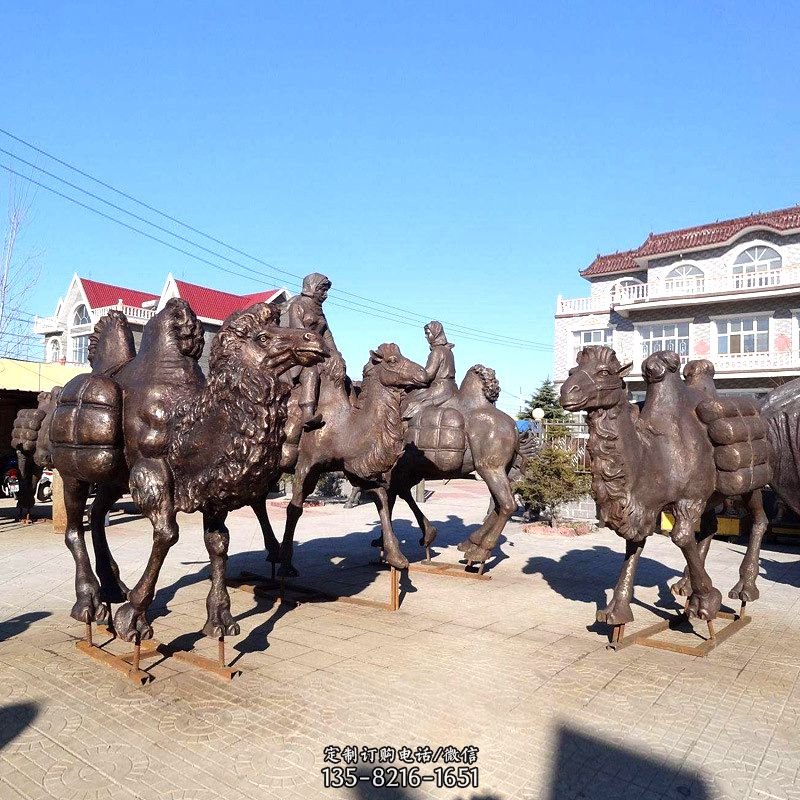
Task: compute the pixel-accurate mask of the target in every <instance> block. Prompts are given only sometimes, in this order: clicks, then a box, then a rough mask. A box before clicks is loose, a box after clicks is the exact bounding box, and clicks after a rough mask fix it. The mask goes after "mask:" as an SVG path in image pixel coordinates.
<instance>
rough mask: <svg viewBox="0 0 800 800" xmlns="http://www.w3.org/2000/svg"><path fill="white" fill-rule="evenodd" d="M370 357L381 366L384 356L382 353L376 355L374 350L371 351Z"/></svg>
mask: <svg viewBox="0 0 800 800" xmlns="http://www.w3.org/2000/svg"><path fill="white" fill-rule="evenodd" d="M369 357H370V358H371V359H372V360H373V361H374V362H375V363H376V364H380V362H381V361H383V356H382V355H381V354H380V353H376V352H375V351H374V350H370V351H369Z"/></svg>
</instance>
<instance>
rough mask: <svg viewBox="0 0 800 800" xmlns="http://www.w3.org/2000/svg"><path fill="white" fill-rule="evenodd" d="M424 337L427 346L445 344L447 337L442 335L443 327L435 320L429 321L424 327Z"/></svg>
mask: <svg viewBox="0 0 800 800" xmlns="http://www.w3.org/2000/svg"><path fill="white" fill-rule="evenodd" d="M425 337H426V338H427V340H428V342H429V344H432V345H433V344H447V336H445V333H444V326H443V325H442V323H441V322H438V321H437V320H435V319H434V320H431V321H430V322H429V323H428V324H427V325H426V326H425Z"/></svg>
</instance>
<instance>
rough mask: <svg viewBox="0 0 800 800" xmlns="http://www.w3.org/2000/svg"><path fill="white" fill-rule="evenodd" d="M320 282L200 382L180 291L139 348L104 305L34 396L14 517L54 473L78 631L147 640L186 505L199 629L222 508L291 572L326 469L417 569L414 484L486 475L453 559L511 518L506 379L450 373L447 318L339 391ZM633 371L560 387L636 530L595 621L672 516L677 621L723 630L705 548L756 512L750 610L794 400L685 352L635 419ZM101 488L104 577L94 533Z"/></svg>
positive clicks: (623, 610) (743, 579)
mask: <svg viewBox="0 0 800 800" xmlns="http://www.w3.org/2000/svg"><path fill="white" fill-rule="evenodd" d="M330 285H331V284H330V281H329V280H328V279H327V278H326V277H325V276H323V275H319V274H317V273H314V274H312V275H309V276H307V277H306V278H305V280H304V282H303V289H302V293H301V294H300V295H298V296H296V297H293V298H291V299H290V300H289V301H287V303H285V304H284V305H283V306H280V307H276V306H274V305H270V304H268V303H259V304H256V305H253V306H251V307H250V308H247V309H245V310H243V311H238V312H236V313H234V314H232V315H231V316H230V317H228V319H227V320H225V322H224V324H223V325H222V328H221V329H220V331H219V332H218V333H217V335H216V336H215V337H214V339H213V341H212V343H211V352H210V358H209V371H208V375H204V374H203V372H202V370H201V368H200V366H199V358H200V355H201V353H202V351H203V346H204V335H203V331H202V328H201V326H200V323H199V322H198V320H197V317H196V316H195V314H194V313H193V311H192V310H191V308H190V307H189V305H188V304H187V303H186V302H185V301H184V300H181V299H171V300H169V301H168V302H167V303H166V305H165V306H164V308H163V309H162V310H161V311H159V312H158V313H157V314H156V315H155V316H154V317H153V318H152V319H151V320H150V321H149V322H148V323H147V325H146V326H145V328H144V332H143V335H142V340H141V344H140V346H139V350H138V352H137V351H136V347H135V345H134V339H133V335H132V333H131V329H130V327H129V325H128V322H127V319H126V318H125V316H124V315H123V314H122V312H120V311H110V312H109V313H108V314H107V315H106V316H105V317H103V318H102V319H101V320H100V321H99V322H98V323H97V325H96V327H95V329H94V332H93V334H92V336H91V338H90V347H89V362H90V365H91V372H90V373H87V374H83V375H80V376H78V377H76V378H74V379H72V380H71V381H70V382H69V383H68V384H67V385H66V386H64V387H63V388H62V389H60V390H54V391H53V392H50V393H43V394H42V395H40V399H39V407H38V408H37V409H35V410H25V411H22V412H20V414H19V416H18V417H17V420H16V421H15V426H14V433H13V436H14V441H13V444H14V446H15V447H16V449H17V451H18V455H19V463H20V469H21V473H22V481H21V483H22V487H21V492H20V498H19V506H20V511H21V513H22V514H29V513H30V506H31V505H32V502H33V500H32V486H31V476H32V474H33V471H34V469H35V468H36V466H37V465H38V466H45V465H48V466H49V465H52V467H53V468H55V469H56V470H58V472H59V473H60V475H61V477H62V478H63V484H64V502H65V506H66V513H67V531H66V543H67V547H68V548H69V550H70V552H71V553H72V556H73V558H74V560H75V590H76V602H75V605H74V606H73V608H72V616H73V617H74V618H75V619H76V620H80V621H82V622H84V623H87V624H88V625H91V623H93V622H102V621H109V622H110V619H109V616H110V609H111V605H112V604H119V607H118V608H117V610H116V613H115V614H114V619H113V627H114V629H115V631H116V634H117V636H119V637H120V638H122V639H124V640H126V641H132V640H136V641H140V640H141V639H147V638H150V637H151V636H152V629H151V627H150V625H149V623H148V621H147V611H148V608H149V606H150V604H151V603H152V601H153V597H154V593H155V589H156V583H157V581H158V576H159V572H160V570H161V567H162V565H163V563H164V559H165V558H166V555H167V553H168V551H169V549H170V547H171V546H172V545H173V544H175V542H176V541H177V539H178V525H177V521H176V516H177V513H178V512H179V511H182V512H194V511H200V512H201V513H202V519H203V536H204V541H205V545H206V548H207V550H208V556H209V560H210V567H211V588H210V590H209V594H208V600H207V610H208V618H207V621H206V624H205V626H204V627H203V632H204V633H205V634H206V635H207V636H211V637H217V638H219V637H224V636H226V635H235V634H238V632H239V627H238V625H237V623H236V621H235V619H234V618H233V616H232V614H231V611H230V598H229V595H228V590H227V587H226V579H225V567H226V561H227V555H228V545H229V535H228V530H227V528H226V526H225V519H226V515H227V513H228V512H229V511H231V510H233V509H236V508H240V507H243V506H248V505H249V506H251V507H252V509H253V511H254V512H255V515H256V518H257V519H258V522H259V524H260V526H261V529H262V532H263V536H264V544H265V548H266V552H267V556H268V558H269V560H270V561H271V562H272V563H273V565H276V564H277V568H278V575H279V576H281V577H283V578H287V577H293V576H296V575H297V570H296V569H295V567H294V565H293V563H292V542H293V538H294V533H295V529H296V527H297V524H298V520H299V519H300V516H301V515H302V513H303V503H304V501H305V499H306V498H307V497H308V495H309V494H311V492H312V491H313V490H314V488H315V486H316V484H317V481H318V479H319V477H320V476H321V474H322V473H323V472H325V471H330V470H341V471H343V472H344V474H345V476H346V477H347V478H348V480H349V481H350V482H351V483H352V484H353V485H354V486H356V487H360V488H361V489H364V490H370V492H371V496H372V498H373V499H374V502H375V504H376V507H377V511H378V515H379V517H380V525H381V537H380V538H379V539H378V540H376V543H379V544H380V546H381V548H382V553H383V558H384V559H385V561H386V563H388V564H389V565H391V566H392V567H394V568H396V569H404V568H406V567H408V564H409V562H408V560H407V558H406V556H405V555H404V553H403V552H402V550H401V548H400V545H399V542H398V540H397V537H396V536H395V533H394V531H393V529H392V510H393V507H394V503H395V500H396V499H397V498H398V497H401V498H403V499H404V500H405V501H406V502H407V503H408V504H409V505H410V507H411V508H412V511H413V513H414V515H415V517H416V519H417V521H418V523H419V525H420V528H421V529H422V538H421V539H420V544H421V545H423V546H425V547H428V546H429V545H430V544H431V542H432V541H433V539H434V537H435V536H436V530H435V528H434V527H433V526H432V525H431V523H430V522H429V521H428V520H427V519H426V518H425V516H424V514H423V513H422V511H421V510H420V509H419V507H418V506H417V505H416V503H415V502H414V499H413V497H412V494H411V490H412V488H413V487H414V486H415V485H416V484H417V483H419V482H420V481H421V480H424V479H437V478H454V477H462V476H469V475H471V474H472V473H477V474H478V475H479V476H480V477H481V479H482V480H483V481H484V482H485V483H486V485H487V487H488V489H489V492H490V494H491V497H492V503H491V505H490V508H489V512H488V513H487V515H486V518H485V519H484V521H483V523H482V525H480V527H479V528H478V529H477V530H475V531H474V532H473V533H471V534H470V536H469V537H468V538H467V539H466V540H465V541H463V542H462V543H461V544H460V545H459V549H460V550H462V551H463V553H464V557H465V559H466V560H467V562H468V563H469V562H473V563H483V562H485V560H486V559H487V557H488V556H489V555H490V554H491V552H492V550H493V549H494V548H495V547H496V545H497V544H498V541H499V539H500V535H501V532H502V531H503V528H504V527H505V525H506V523H507V521H508V519H509V517H510V516H511V514H512V512H513V511H514V510H515V508H516V503H515V501H514V497H513V493H512V485H511V479H510V475H513V474H517V473H518V471H520V470H522V469H524V466H525V462H526V460H527V459H528V458H530V457H531V456H532V455H533V454H534V452H535V449H536V445H535V443H534V441H533V437H530V438H527V439H526V438H525V437H524V436H523V437H521V436H520V435H519V434H518V432H517V427H516V425H515V423H514V420H513V419H511V417H509V416H508V415H507V414H504V413H503V412H501V411H499V410H498V409H497V408H496V407H495V402H496V400H497V397H498V395H499V392H500V387H499V384H498V381H497V378H496V377H495V373H494V371H493V370H491V369H489V368H487V367H484V366H482V365H476V366H473V367H471V368H470V369H469V370H468V371H467V373H466V375H465V377H464V379H463V380H462V382H461V384H460V385H458V384H457V383H456V380H455V376H456V370H455V361H454V358H453V352H452V348H453V345H452V344H450V343H449V342H448V341H447V337H446V336H445V332H444V329H443V327H442V325H441V324H440V323H439V322H430V323H428V324H427V325H426V326H425V335H426V337H427V340H428V343H429V345H430V356H429V358H428V360H427V363H426V365H425V366H422V365H420V364H416V363H414V362H413V361H411V360H410V359H408V358H406V357H405V356H404V355H403V354H402V353H401V352H400V349H399V347H398V346H397V345H396V344H382V345H380V346H379V347H377V348H376V349H375V350H371V351H370V352H369V359H368V361H367V363H366V365H365V367H364V370H363V374H362V377H361V380H360V381H353V380H351V379H350V378H349V377H348V375H347V371H346V367H345V363H344V361H343V359H342V357H341V355H340V354H339V352H338V350H337V348H336V345H335V343H334V340H333V337H332V335H331V331H330V328H329V327H328V323H327V320H326V318H325V314H324V312H323V303H324V301H325V299H326V297H327V293H328V290H329V289H330ZM630 366H631V365H630V364H628V365H622V364H620V362H619V361H618V360H617V357H616V354H615V353H614V351H613V350H611V349H610V348H608V347H598V346H592V347H587V348H585V349H583V350H582V351H580V353H579V354H578V364H577V366H576V367H575V368H573V369H572V371H571V372H570V376H569V378H568V379H567V381H566V382H565V383H564V384H563V386H562V389H561V400H562V405H563V406H564V408H566V409H567V410H569V411H581V410H582V411H585V412H587V418H588V425H589V443H588V447H589V452H590V455H591V469H592V491H593V493H594V496H595V499H596V500H597V503H598V508H599V512H600V517H601V519H602V520H603V521H604V522H605V524H606V525H608V526H609V527H610V528H612V529H613V530H614V531H615V532H616V533H617V534H618V535H620V536H621V537H623V538H624V539H625V540H626V554H625V559H624V564H623V568H622V572H621V575H620V578H619V581H618V583H617V586H616V587H615V589H614V592H613V596H612V599H611V601H610V603H609V604H608V607H607V608H605V609H603V610H601V611H599V612H598V614H597V618H598V620H599V621H602V622H606V623H608V624H610V625H614V626H622V625H624V624H625V623H627V622H630V621H631V620H632V619H633V615H632V613H631V599H632V596H633V588H634V579H635V571H636V566H637V562H638V560H639V556H640V554H641V552H642V548H643V547H644V543H645V540H646V538H647V537H648V536H649V535H650V534H652V533H653V532H654V531H655V530H656V529H657V527H658V524H659V520H660V516H661V512H662V511H664V510H666V511H670V512H671V513H673V515H674V518H675V525H674V528H673V530H672V539H673V541H674V542H675V543H676V544H677V545H678V547H679V548H680V549H681V551H682V552H683V555H684V556H685V559H686V571H685V574H684V576H683V578H682V579H681V580H680V581H678V583H677V584H676V585H675V586H674V587H673V590H674V591H675V592H676V593H677V594H682V595H686V596H687V598H688V600H687V607H686V613H687V614H688V615H689V616H696V617H699V618H701V619H705V620H713V619H714V618H715V617H716V616H717V614H718V613H719V611H720V606H721V601H722V597H721V594H720V592H719V591H718V590H717V589H715V588H714V586H713V585H712V583H711V580H710V578H709V576H708V573H707V572H706V570H705V558H706V555H707V553H708V548H709V543H710V540H711V538H712V536H713V534H714V532H715V530H716V510H717V506H718V505H719V503H720V502H721V501H722V500H723V499H724V498H731V497H736V498H741V500H742V502H743V503H744V505H745V507H746V509H747V511H748V512H749V513H750V515H751V517H752V520H753V526H752V533H751V536H750V543H749V546H748V548H747V552H746V554H745V557H744V560H743V562H742V565H741V568H740V579H739V581H738V583H737V584H736V586H734V587H733V589H731V591H730V593H729V596H730V597H732V598H737V599H739V600H741V601H742V602H747V601H751V600H755V599H756V598H757V597H758V589H757V588H756V578H757V576H758V563H759V562H758V559H759V547H760V543H761V538H762V536H763V534H764V530H765V528H766V525H767V519H766V516H765V514H764V510H763V507H762V496H761V493H762V489H763V488H764V487H765V486H766V485H767V484H771V485H772V486H773V488H774V489H775V490H776V491H777V492H778V493H779V494H780V495H781V497H782V498H783V499H784V500H785V501H786V502H787V504H788V505H789V506H790V507H793V508H795V509H797V510H798V511H800V508H798V505H799V503H798V498H800V494H799V493H798V490H800V477H799V476H798V468H797V461H796V453H797V452H798V444H799V442H800V425H799V424H798V422H799V421H800V413H798V406H800V403H798V401H797V398H799V397H800V388H798V385H796V382H793V383H790V384H786V385H785V386H784V387H781V388H780V389H777V390H776V391H775V392H773V394H772V395H771V396H770V397H769V398H768V400H767V402H766V403H765V404H763V405H762V406H761V407H760V408H759V407H757V406H756V404H755V403H754V402H753V401H751V400H747V399H743V398H724V397H720V396H718V395H717V393H716V391H715V389H714V383H713V366H712V365H711V363H710V362H708V361H704V360H700V361H691V362H689V363H688V364H687V365H686V366H685V368H684V370H683V377H681V375H680V358H679V356H678V355H677V354H676V353H673V352H669V351H664V352H659V353H654V354H653V355H650V356H649V357H648V358H647V359H645V361H644V363H643V365H642V374H643V376H644V379H645V381H646V383H647V395H646V400H645V402H644V404H643V407H642V408H641V410H640V409H639V408H638V407H637V406H635V405H632V404H631V403H630V402H629V401H628V395H627V391H626V387H625V382H624V376H625V375H626V373H627V372H628V370H629V369H630ZM283 472H286V473H293V475H294V480H293V489H292V497H291V500H290V502H289V505H288V508H287V513H286V527H285V530H284V534H283V539H282V541H281V542H280V543H279V542H278V540H277V538H276V536H275V534H274V532H273V530H272V527H271V525H270V520H269V516H268V513H267V503H266V497H267V493H268V492H269V491H270V489H271V488H272V487H273V486H274V484H275V482H276V480H277V478H278V477H279V475H280V474H281V473H283ZM92 486H95V487H96V492H97V494H96V497H95V500H94V502H93V504H92V507H91V514H90V529H91V536H92V544H93V550H94V568H93V567H92V563H91V561H90V559H89V553H88V551H87V547H86V543H85V540H84V514H85V507H86V502H87V497H88V495H89V492H90V487H92ZM128 491H129V492H130V493H131V496H132V498H133V500H134V502H135V503H136V505H137V506H138V508H139V510H140V511H141V513H142V514H143V515H145V516H146V517H147V518H148V519H149V520H150V522H151V523H152V525H153V545H152V551H151V553H150V557H149V560H148V562H147V565H146V567H145V569H144V572H143V574H142V575H141V577H140V578H139V580H138V581H137V583H136V584H135V586H134V587H133V588H132V589H129V588H128V587H127V586H126V585H125V583H123V581H122V578H121V576H120V572H119V569H118V567H117V564H116V562H115V561H114V558H113V555H112V553H111V550H110V548H109V545H108V541H107V539H106V534H105V520H106V515H107V513H108V511H109V510H110V509H111V507H112V506H113V505H114V503H115V502H116V501H117V500H118V499H119V498H120V497H121V496H122V495H123V494H124V493H125V492H128ZM696 527H698V529H699V534H698V535H696V534H695V529H696Z"/></svg>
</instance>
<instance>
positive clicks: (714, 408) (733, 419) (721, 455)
mask: <svg viewBox="0 0 800 800" xmlns="http://www.w3.org/2000/svg"><path fill="white" fill-rule="evenodd" d="M697 416H698V417H699V418H700V421H701V422H703V423H704V424H705V425H706V428H707V430H708V436H709V438H710V439H711V443H712V444H713V445H714V464H715V465H716V468H717V491H718V492H720V493H721V494H724V495H737V494H744V493H745V492H750V491H753V490H754V489H761V488H762V487H764V486H765V485H766V484H767V483H769V482H770V481H771V480H772V467H771V465H770V454H771V447H770V443H769V440H768V439H767V423H766V422H765V421H764V420H763V419H762V417H761V415H760V414H759V412H758V408H757V406H756V404H755V403H754V402H753V401H752V400H750V399H749V398H745V397H728V398H721V397H717V398H714V399H708V400H703V401H702V402H701V403H700V404H699V405H698V406H697Z"/></svg>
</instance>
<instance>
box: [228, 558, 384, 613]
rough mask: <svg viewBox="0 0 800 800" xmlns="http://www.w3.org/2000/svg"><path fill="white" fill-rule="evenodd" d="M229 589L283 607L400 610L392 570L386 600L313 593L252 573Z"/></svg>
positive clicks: (234, 580)
mask: <svg viewBox="0 0 800 800" xmlns="http://www.w3.org/2000/svg"><path fill="white" fill-rule="evenodd" d="M227 584H228V586H230V587H231V588H233V589H241V590H242V591H243V592H250V593H251V594H254V595H255V596H256V597H269V598H274V597H277V598H278V599H279V600H280V601H281V602H282V603H284V602H288V603H294V604H296V605H300V604H301V603H331V602H334V603H348V604H350V605H354V606H364V607H366V608H379V609H381V610H382V611H397V610H398V609H399V608H400V576H399V572H398V570H396V569H395V568H394V567H392V568H391V574H390V580H389V600H388V602H382V601H380V600H367V599H366V598H363V597H348V596H347V595H338V594H332V593H330V592H324V591H321V590H320V589H312V588H310V587H308V586H302V585H300V584H297V583H293V582H290V581H287V580H285V579H283V578H265V577H263V576H261V575H256V574H255V573H253V572H242V573H240V575H239V577H238V578H229V579H228V580H227Z"/></svg>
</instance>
